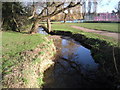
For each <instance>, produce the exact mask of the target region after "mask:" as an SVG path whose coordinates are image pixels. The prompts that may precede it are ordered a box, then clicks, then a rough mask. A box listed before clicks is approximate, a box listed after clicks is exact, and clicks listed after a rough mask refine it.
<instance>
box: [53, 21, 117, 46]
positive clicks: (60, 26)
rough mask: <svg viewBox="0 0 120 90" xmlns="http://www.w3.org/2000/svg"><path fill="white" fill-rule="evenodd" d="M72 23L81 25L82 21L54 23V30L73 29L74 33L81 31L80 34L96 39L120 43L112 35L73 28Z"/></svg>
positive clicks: (115, 43)
mask: <svg viewBox="0 0 120 90" xmlns="http://www.w3.org/2000/svg"><path fill="white" fill-rule="evenodd" d="M84 24H85V23H84ZM72 25H76V26H80V25H81V23H66V24H63V23H59V24H52V29H53V30H58V31H71V32H72V33H80V34H83V35H85V36H86V37H88V38H95V39H100V40H105V41H107V42H108V43H110V44H114V45H118V41H117V40H115V39H113V38H112V37H107V36H102V35H98V34H94V33H90V32H84V31H81V30H78V29H75V28H72V27H71V26H72ZM92 25H93V26H94V24H92ZM86 26H87V25H86Z"/></svg>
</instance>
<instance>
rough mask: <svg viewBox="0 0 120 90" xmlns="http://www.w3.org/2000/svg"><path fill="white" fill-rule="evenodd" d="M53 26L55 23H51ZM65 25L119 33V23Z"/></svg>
mask: <svg viewBox="0 0 120 90" xmlns="http://www.w3.org/2000/svg"><path fill="white" fill-rule="evenodd" d="M53 24H55V23H53ZM61 24H62V23H61ZM67 24H69V25H75V26H80V27H85V28H88V29H95V30H102V31H109V32H117V33H120V30H119V25H120V23H67Z"/></svg>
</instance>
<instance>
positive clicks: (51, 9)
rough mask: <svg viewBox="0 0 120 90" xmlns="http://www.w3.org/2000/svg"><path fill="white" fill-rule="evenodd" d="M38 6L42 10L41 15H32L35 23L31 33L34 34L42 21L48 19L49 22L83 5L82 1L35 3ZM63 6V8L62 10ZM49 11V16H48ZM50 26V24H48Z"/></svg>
mask: <svg viewBox="0 0 120 90" xmlns="http://www.w3.org/2000/svg"><path fill="white" fill-rule="evenodd" d="M35 4H36V6H37V7H38V9H39V10H40V12H39V14H37V15H36V14H34V13H33V15H32V18H34V23H33V26H32V28H31V31H30V33H32V32H35V33H36V32H37V27H38V23H39V22H40V21H41V20H45V19H48V22H49V21H50V20H49V19H50V18H51V17H53V16H55V15H57V14H59V13H61V12H63V11H65V10H67V9H69V8H72V7H75V6H77V5H82V4H81V0H80V1H79V2H67V3H66V2H49V4H48V2H37V3H35ZM61 6H62V7H63V6H64V7H63V8H61ZM46 11H47V14H46ZM32 18H30V19H32ZM48 24H49V23H48Z"/></svg>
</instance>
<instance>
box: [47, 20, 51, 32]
mask: <svg viewBox="0 0 120 90" xmlns="http://www.w3.org/2000/svg"><path fill="white" fill-rule="evenodd" d="M47 28H48V32H49V33H50V32H51V23H50V18H48V19H47Z"/></svg>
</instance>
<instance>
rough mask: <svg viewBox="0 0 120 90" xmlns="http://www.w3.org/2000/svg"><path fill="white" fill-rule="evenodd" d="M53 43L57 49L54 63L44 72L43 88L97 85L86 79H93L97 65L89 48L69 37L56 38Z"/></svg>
mask: <svg viewBox="0 0 120 90" xmlns="http://www.w3.org/2000/svg"><path fill="white" fill-rule="evenodd" d="M55 45H56V46H57V49H58V52H57V54H56V60H55V65H54V66H53V67H51V68H49V69H48V70H47V71H46V72H45V74H44V75H45V78H44V82H45V84H44V88H65V87H67V88H70V87H76V88H77V87H79V88H81V87H86V86H87V87H88V88H89V87H95V86H98V85H96V83H93V82H91V81H89V80H87V79H86V78H92V79H93V78H94V79H95V73H96V70H97V67H98V64H97V63H95V62H94V60H93V58H92V56H91V52H90V50H89V49H87V48H85V47H84V46H81V45H80V44H79V43H77V42H75V41H74V40H73V39H70V38H66V39H65V38H64V39H60V40H57V41H56V42H55ZM82 74H84V75H85V77H83V76H82Z"/></svg>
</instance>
